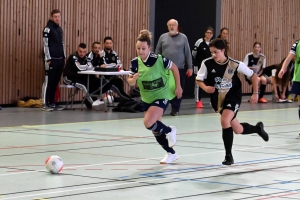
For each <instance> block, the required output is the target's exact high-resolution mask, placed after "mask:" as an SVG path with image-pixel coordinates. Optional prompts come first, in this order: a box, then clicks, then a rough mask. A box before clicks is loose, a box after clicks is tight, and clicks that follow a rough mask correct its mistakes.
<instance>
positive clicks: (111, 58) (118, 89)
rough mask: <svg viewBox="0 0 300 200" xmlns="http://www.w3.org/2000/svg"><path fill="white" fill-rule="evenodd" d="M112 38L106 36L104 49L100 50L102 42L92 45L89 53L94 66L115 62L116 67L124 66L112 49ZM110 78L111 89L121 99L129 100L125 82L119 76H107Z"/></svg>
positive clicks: (104, 65)
mask: <svg viewBox="0 0 300 200" xmlns="http://www.w3.org/2000/svg"><path fill="white" fill-rule="evenodd" d="M112 45H113V42H112V38H111V37H105V38H104V50H102V51H101V50H100V49H101V46H100V42H94V43H93V45H92V51H91V52H90V53H89V54H88V55H87V57H88V59H89V61H90V62H91V63H92V65H93V66H94V67H104V68H105V67H107V66H108V65H109V64H114V65H115V66H116V67H117V66H119V67H122V63H121V61H120V59H119V57H118V54H117V53H116V52H115V51H113V50H112ZM105 78H106V79H107V80H109V82H110V85H111V88H110V89H111V90H112V91H113V92H115V93H117V94H118V95H119V97H120V98H121V99H124V100H129V99H130V97H129V96H128V95H127V94H126V92H125V91H124V84H123V81H122V79H120V78H119V77H117V76H105Z"/></svg>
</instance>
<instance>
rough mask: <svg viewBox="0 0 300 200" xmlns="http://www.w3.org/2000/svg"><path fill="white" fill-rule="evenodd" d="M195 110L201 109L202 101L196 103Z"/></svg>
mask: <svg viewBox="0 0 300 200" xmlns="http://www.w3.org/2000/svg"><path fill="white" fill-rule="evenodd" d="M196 108H203V104H202V100H200V101H198V102H196Z"/></svg>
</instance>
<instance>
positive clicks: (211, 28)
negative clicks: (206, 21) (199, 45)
mask: <svg viewBox="0 0 300 200" xmlns="http://www.w3.org/2000/svg"><path fill="white" fill-rule="evenodd" d="M208 30H209V31H211V32H212V34H214V29H213V27H211V26H209V27H207V28H206V30H205V32H206V31H208Z"/></svg>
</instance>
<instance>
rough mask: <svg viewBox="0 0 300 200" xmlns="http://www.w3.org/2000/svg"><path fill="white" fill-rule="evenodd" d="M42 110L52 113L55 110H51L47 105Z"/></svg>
mask: <svg viewBox="0 0 300 200" xmlns="http://www.w3.org/2000/svg"><path fill="white" fill-rule="evenodd" d="M42 110H44V111H48V112H50V111H53V110H54V109H53V108H51V107H49V106H47V105H43V106H42Z"/></svg>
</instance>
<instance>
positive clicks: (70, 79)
mask: <svg viewBox="0 0 300 200" xmlns="http://www.w3.org/2000/svg"><path fill="white" fill-rule="evenodd" d="M86 53H87V49H86V44H84V43H80V44H79V46H78V48H77V51H76V52H74V53H72V54H71V55H70V56H69V57H68V60H67V63H66V66H65V68H64V72H63V77H64V83H65V84H67V85H73V86H75V87H77V88H79V89H80V90H82V92H83V94H84V95H85V97H86V100H85V101H84V103H85V105H86V107H87V108H89V109H91V108H92V106H98V105H100V104H102V103H104V102H103V101H100V100H99V99H97V98H96V97H91V96H89V94H90V93H93V92H95V91H97V90H99V88H100V79H99V78H97V77H95V76H90V78H89V91H88V90H87V76H88V75H86V74H78V72H79V71H84V70H92V69H94V67H93V65H92V64H91V63H90V62H89V61H88V59H87V56H86ZM102 83H103V85H104V83H105V82H104V81H103V82H102ZM110 87H111V85H110V84H106V85H104V87H103V89H102V91H103V93H105V92H107V91H108V90H109V89H110Z"/></svg>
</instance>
